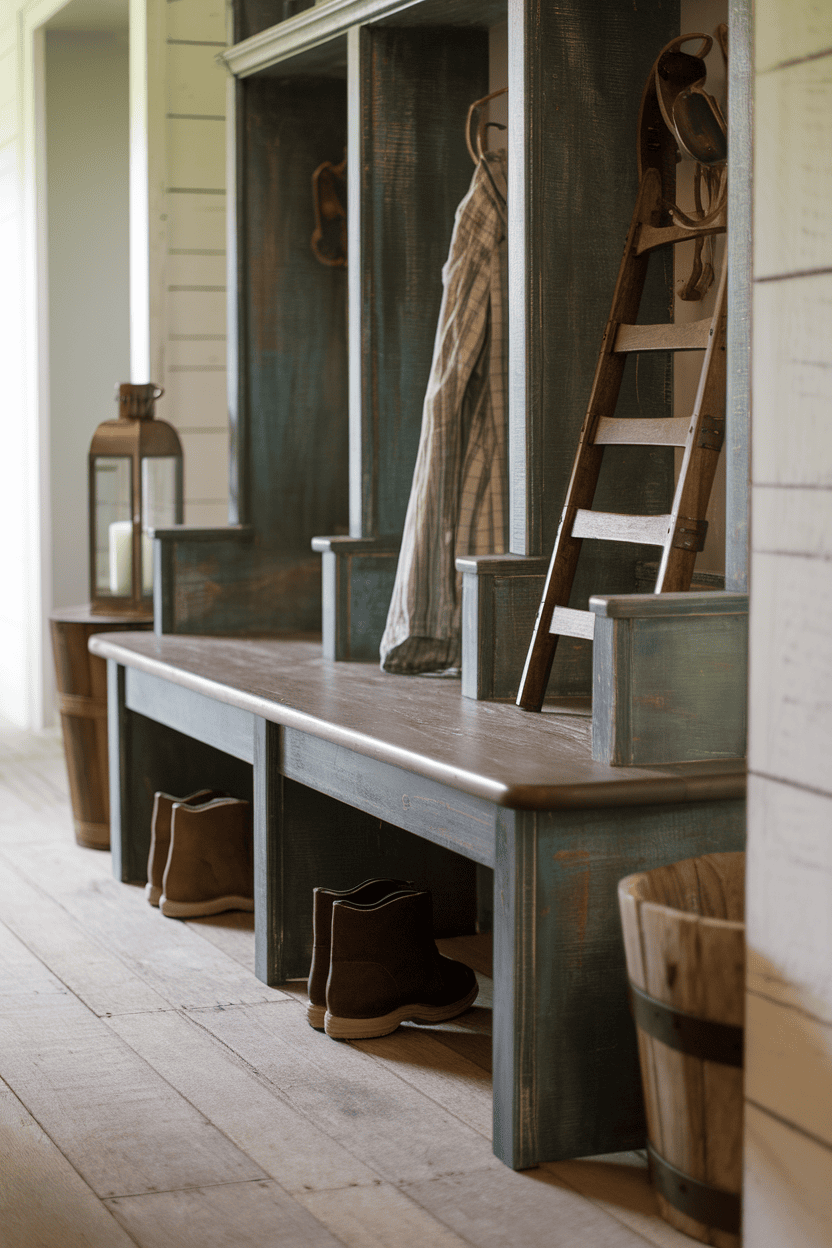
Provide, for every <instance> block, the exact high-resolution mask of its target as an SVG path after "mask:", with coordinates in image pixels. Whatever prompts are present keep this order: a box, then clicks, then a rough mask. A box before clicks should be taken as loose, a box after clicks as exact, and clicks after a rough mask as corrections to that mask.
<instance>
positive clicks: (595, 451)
mask: <svg viewBox="0 0 832 1248" xmlns="http://www.w3.org/2000/svg"><path fill="white" fill-rule="evenodd" d="M674 154H675V153H674ZM663 219H666V217H665V215H664V203H663V195H662V178H661V175H660V173H659V171H658V169H656V168H647V169H646V170H645V171H644V174H643V176H642V179H641V184H640V187H639V193H638V198H637V201H636V207H635V212H634V213H633V220H632V224H631V226H630V232H629V234H628V235H627V242H626V246H625V249H624V258H623V260H622V262H621V268H620V269H619V273H618V281H617V283H616V287H615V294H614V296H613V301H612V311H611V312H610V318H609V320H608V322H607V326H606V329H605V331H604V338H603V342H602V345H601V353H600V356H599V358H598V365H597V368H596V370H595V380H594V382H593V386H592V393H591V396H590V400H589V407H588V409H587V413H586V417H585V419H584V423H583V428H582V429H581V435H580V440H579V442H578V451H577V454H576V456H575V462H574V465H573V467H572V476H571V479H570V482H569V489H568V490H567V494H566V501H565V503H564V507H563V514H562V516H561V521H560V527H559V529H558V535H557V538H556V540H555V549H554V551H553V553H552V559H551V562H550V564H549V571H548V574H547V576H546V585H545V588H544V591H543V599H542V601H541V603H540V609H539V610H538V613H537V620H536V621H535V626H534V631H533V633H532V640H531V645H530V646H529V652H528V655H527V656H526V664H525V667H524V669H523V677H522V680H521V682H520V691H519V693H518V695H517V705H518V706H520V707H522V708H523V709H524V710H527V711H539V710H540V708H541V706H542V705H543V699H544V697H545V695H546V686H547V684H548V682H549V674H550V672H551V670H552V661H553V659H554V657H555V649H556V647H557V643H558V637H587V638H589V639H590V640H591V639H592V636H593V633H594V626H595V616H594V614H593V613H592V612H591V611H576V610H573V609H571V608H570V607H569V595H570V593H571V590H572V583H573V581H574V579H575V570H576V567H577V563H578V556H579V554H580V551H581V543H582V541H583V539H584V538H585V537H588V538H596V539H601V540H605V541H617V542H642V543H645V544H646V545H649V546H661V547H662V558H661V564H660V566H659V575H658V579H657V581H656V587H655V592H656V593H657V594H658V593H662V592H666V593H668V592H679V591H686V590H688V589H690V583H691V578H692V576H693V568H694V563H695V562H696V555H697V552H698V551H700V550H701V549H702V547H703V545H704V542H705V532H706V530H707V527H708V526H707V521H706V520H705V513H706V511H707V507H708V499H709V497H710V493H711V486H712V484H713V479H714V473H715V472H716V465H717V460H718V458H719V452H720V448H721V447H722V443H723V440H724V436H725V379H726V370H725V310H726V271H727V267H728V266H727V264H723V266H722V275H721V278H720V282H719V287H718V290H717V296H716V306H715V308H714V313H713V316H711V317H707V318H705V319H704V320H699V321H693V322H691V323H688V324H680V325H672V324H669V325H637V324H636V323H635V322H636V319H637V317H638V310H639V305H640V303H641V295H642V290H643V288H644V281H645V278H646V275H647V264H648V259H649V256H650V253H651V252H652V251H654V250H655V249H656V248H657V247H662V246H664V245H666V244H676V243H680V242H687V241H689V240H691V239H697V238H701V237H703V236H705V235H709V234H721V233H724V232H725V210H724V209H723V210H722V212H721V213H720V214H719V215H718V216H717V217H716V218H714V219H711V220H710V223H708V224H703V225H702V226H701V227H698V226H692V227H688V226H687V225H661V224H659V223H660V222H661V221H662V220H663ZM703 348H704V350H705V357H704V360H703V363H702V372H701V375H700V378H699V386H698V389H697V394H696V402H695V404H694V409H693V414H692V415H691V416H690V418H688V417H658V418H652V419H650V418H645V419H642V418H630V417H626V418H622V417H618V418H617V417H616V416H615V408H616V404H617V402H618V393H619V390H620V388H621V380H622V377H623V375H624V365H625V362H626V359H627V355H628V354H629V353H630V352H639V351H695V350H702V349H703ZM621 444H627V445H638V446H680V447H684V456H683V459H682V466H681V470H680V473H679V480H678V483H677V485H676V491H675V494H674V498H673V507H672V510H671V511H670V513H669V514H668V515H662V516H630V515H617V514H614V513H610V512H601V511H592V510H591V508H592V502H593V499H594V497H595V488H596V485H597V483H598V474H599V472H600V469H601V461H602V459H603V456H604V447H605V446H614V445H621Z"/></svg>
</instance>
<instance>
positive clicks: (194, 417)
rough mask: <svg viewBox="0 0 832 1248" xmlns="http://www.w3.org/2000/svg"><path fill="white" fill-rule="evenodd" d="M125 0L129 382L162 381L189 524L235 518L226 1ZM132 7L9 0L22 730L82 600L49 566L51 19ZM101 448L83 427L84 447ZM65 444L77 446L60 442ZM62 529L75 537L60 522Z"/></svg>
mask: <svg viewBox="0 0 832 1248" xmlns="http://www.w3.org/2000/svg"><path fill="white" fill-rule="evenodd" d="M129 9H130V15H129V21H130V52H129V66H130V69H129V83H130V86H129V98H130V106H129V118H130V121H129V125H130V131H129V133H130V177H129V185H130V221H131V229H130V256H131V260H130V325H131V357H132V358H131V368H130V380H132V381H147V380H149V379H151V377H152V379H153V380H154V381H157V382H159V383H160V384H161V385H163V386H165V388H166V391H167V393H166V395H165V398H164V399H163V400H162V401H161V403H160V405H159V409H158V410H159V415H160V416H161V417H163V418H164V419H167V420H169V421H170V422H171V423H172V424H174V425H176V426H177V427H178V428H179V430H180V432H181V434H182V440H183V444H184V450H185V491H186V520H188V521H189V522H191V523H197V524H201V523H202V524H216V523H224V522H225V521H226V519H227V492H228V491H227V471H228V467H227V465H228V433H227V415H226V400H225V259H224V255H225V167H224V152H225V133H224V114H225V89H226V88H225V82H226V79H225V71H224V70H221V69H220V68H219V67H218V66H217V65H216V64H215V61H214V57H215V55H216V53H217V52H218V51H219V50H220V48H221V47H223V46H224V44H225V7H224V3H223V0H129ZM125 13H126V10H125V0H70V3H69V4H67V3H65V0H0V377H2V379H3V381H2V385H3V400H2V406H0V413H2V415H0V421H2V423H1V424H0V434H2V438H3V442H2V446H3V455H2V456H0V534H2V538H0V716H5V717H7V718H9V719H11V720H12V721H13V722H15V723H17V724H20V725H29V726H35V727H36V726H39V725H40V724H42V723H44V722H48V719H49V715H50V701H51V699H50V686H51V680H52V676H51V666H52V658H51V652H50V647H49V638H48V630H47V624H46V621H47V617H48V613H49V610H50V608H51V605H52V596H53V591H54V592H56V593H58V594H59V598H65V597H77V592H76V591H75V590H74V589H73V588H72V585H71V584H70V579H67V580H66V581H65V580H64V579H63V578H64V569H63V568H62V567H61V568H59V567H56V568H55V569H54V570H53V563H52V558H51V554H52V550H51V548H52V541H53V526H52V521H51V519H50V510H51V506H50V495H51V491H50V480H49V479H50V468H51V466H52V464H51V461H52V451H53V448H52V445H51V433H50V423H49V390H50V386H49V371H50V370H49V364H50V349H49V329H50V325H49V306H48V302H47V300H46V298H45V297H44V294H45V292H46V290H47V258H48V241H49V237H48V223H47V218H46V212H45V207H46V193H45V192H46V154H47V142H46V130H45V126H44V124H43V123H44V116H45V108H44V94H45V90H44V84H45V80H46V76H45V72H44V64H43V61H44V44H45V40H44V33H43V28H44V26H45V25H46V24H47V23H48V24H49V26H50V28H52V27H61V28H62V29H72V28H73V27H74V26H78V25H81V26H83V27H85V28H87V29H108V30H112V29H113V26H114V25H115V26H120V25H123V24H124V20H125ZM54 330H55V326H53V333H54ZM58 337H59V340H60V333H59V335H58ZM56 351H59V346H57V345H56ZM56 359H57V357H56ZM64 362H65V363H67V361H66V356H64ZM126 379H127V377H126V376H125V375H124V373H123V370H122V372H121V375H120V376H116V377H115V378H113V380H126ZM52 388H53V390H57V389H59V388H60V387H59V379H58V377H57V375H56V377H55V379H54V385H53V387H52ZM110 410H111V409H109V407H108V410H107V412H106V413H105V414H106V415H109V413H110ZM101 417H102V413H100V412H98V413H97V414H96V419H95V420H93V422H92V423H93V424H95V423H97V420H98V419H101ZM60 419H61V420H64V419H65V417H64V415H63V414H62V415H61V417H60ZM65 432H67V443H71V442H72V438H70V437H69V434H68V431H65ZM78 438H79V441H80V440H81V435H80V433H79V435H78ZM56 439H58V434H57V433H56ZM88 441H89V438H88V436H87V434H86V433H84V435H83V445H82V447H81V448H80V449H81V450H82V451H83V453H84V454H86V450H87V445H88ZM54 449H55V454H56V458H57V456H58V455H59V453H62V451H63V449H67V453H68V454H70V455H72V454H73V453H74V452H73V448H72V446H71V445H68V446H67V448H64V447H62V446H61V445H60V444H59V441H57V440H56V445H55V448H54ZM75 449H76V450H77V449H78V448H77V446H76V448H75ZM61 488H62V487H61V486H60V484H59V485H58V486H56V489H57V490H58V494H56V502H57V505H58V506H59V508H60V509H61V510H62V511H63V509H65V514H67V515H69V514H74V515H76V516H77V496H76V497H75V498H74V499H69V498H65V497H63V496H60V497H59V494H60V489H61ZM74 523H77V521H75V522H74ZM55 533H56V540H60V541H63V539H64V536H65V534H64V532H63V529H62V527H61V520H60V517H59V516H56V519H55ZM80 536H81V537H82V538H83V542H82V543H80V542H79V548H81V546H82V545H83V546H84V547H85V545H86V538H85V534H82V535H80ZM58 557H59V558H60V557H61V556H58ZM76 571H77V569H76ZM74 576H75V573H73V574H72V577H73V578H74ZM67 577H68V578H69V568H67ZM53 581H54V584H53ZM73 583H77V582H74V581H73ZM82 597H83V595H82Z"/></svg>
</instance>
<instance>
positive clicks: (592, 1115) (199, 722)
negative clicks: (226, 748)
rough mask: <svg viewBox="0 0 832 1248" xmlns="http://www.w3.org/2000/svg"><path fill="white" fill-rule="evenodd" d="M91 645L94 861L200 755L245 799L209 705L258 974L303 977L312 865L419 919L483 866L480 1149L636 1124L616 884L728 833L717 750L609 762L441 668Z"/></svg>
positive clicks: (105, 642)
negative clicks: (443, 675)
mask: <svg viewBox="0 0 832 1248" xmlns="http://www.w3.org/2000/svg"><path fill="white" fill-rule="evenodd" d="M92 644H93V650H94V652H101V653H103V654H104V656H105V657H108V658H109V659H110V661H111V668H112V671H113V675H112V678H111V679H112V691H113V692H112V698H113V705H114V709H115V712H116V713H115V714H114V717H113V722H114V724H115V725H116V727H115V728H114V730H113V731H114V737H113V748H112V752H111V758H112V759H113V760H114V763H113V770H112V774H111V783H112V798H111V800H112V803H113V810H114V811H117V812H118V816H117V817H118V818H120V819H121V820H122V823H121V825H120V827H119V828H118V829H117V828H116V825H115V824H114V829H113V839H114V844H117V845H118V847H119V854H120V857H117V858H116V859H115V861H116V863H117V864H119V865H118V866H117V868H116V869H117V870H120V871H121V872H122V874H123V872H124V866H123V864H124V862H126V861H128V860H129V859H131V855H132V859H131V860H132V861H133V862H134V864H136V867H137V868H138V869H141V868H142V867H143V862H144V858H145V857H146V853H147V830H148V828H149V822H147V824H146V826H145V823H144V820H145V819H146V820H148V821H149V805H148V804H147V802H148V801H149V798H150V796H151V794H152V790H153V788H154V787H167V788H168V789H170V790H171V791H174V792H176V791H177V788H176V786H177V785H179V786H181V785H182V784H184V782H185V779H186V778H187V779H188V781H189V783H190V785H191V787H193V788H196V787H198V784H200V783H204V779H205V775H206V773H209V774H210V775H211V776H212V779H213V777H217V778H218V779H219V778H220V777H228V778H226V779H225V781H224V787H227V788H229V789H231V791H236V792H237V793H239V795H241V796H245V795H246V794H245V793H243V792H242V791H241V790H240V788H239V787H236V790H235V783H234V781H233V777H232V776H231V772H232V769H234V768H237V769H238V770H239V769H241V768H242V769H245V774H246V776H247V777H248V778H249V786H251V769H250V768H249V767H248V766H247V765H246V764H245V763H243V762H238V761H237V760H235V759H233V758H231V757H230V756H228V755H223V754H220V753H219V752H218V751H216V750H215V749H213V748H212V745H211V742H213V741H214V740H216V734H217V732H218V731H222V724H223V722H225V723H226V730H227V733H228V741H229V744H230V743H232V742H233V741H235V740H236V741H237V745H236V746H235V747H234V748H237V749H238V750H239V751H240V752H241V753H243V752H245V750H246V748H247V745H246V736H245V733H246V724H247V723H249V722H251V723H252V724H253V743H252V751H253V760H254V764H253V773H254V774H253V793H254V829H255V864H256V865H255V940H256V951H257V953H256V956H257V973H258V975H260V976H261V978H263V979H265V980H266V981H267V982H271V983H277V982H282V980H284V979H286V978H288V977H295V976H301V975H304V974H305V973H306V970H307V968H308V964H309V956H310V941H311V919H310V904H309V899H310V894H311V890H312V887H313V886H314V885H315V884H319V883H321V882H325V883H327V884H329V885H330V886H332V887H336V888H338V887H346V886H349V885H351V884H354V883H355V882H356V879H360V878H366V877H368V876H372V875H378V874H388V875H390V876H400V877H403V878H406V879H414V880H416V881H417V882H420V883H423V884H424V885H426V886H427V887H429V888H430V889H431V891H432V892H433V894H434V898H435V903H436V907H435V919H436V926H437V927H438V928H439V929H440V930H444V931H446V932H452V931H456V932H465V931H471V930H473V928H474V925H475V922H476V918H477V914H478V913H479V914H480V915H481V916H485V914H486V913H487V912H488V904H487V898H486V897H485V896H484V895H481V896H480V898H479V901H478V899H477V879H478V877H479V884H480V890H482V888H483V887H487V884H488V878H489V872H488V867H489V866H490V865H491V864H493V868H494V874H493V882H494V884H493V886H494V938H495V939H494V946H495V966H494V979H495V1012H494V1033H495V1040H494V1124H495V1125H494V1141H495V1151H496V1153H497V1155H498V1156H499V1157H500V1158H501V1159H502V1160H503V1161H505V1162H506V1163H507V1164H508V1165H510V1166H514V1167H516V1168H522V1167H525V1166H529V1165H533V1164H535V1163H536V1162H538V1161H545V1160H555V1159H558V1158H563V1157H575V1156H582V1155H587V1154H589V1153H597V1152H608V1151H615V1150H617V1149H624V1148H629V1147H633V1146H636V1145H640V1144H641V1143H642V1142H643V1121H642V1118H641V1116H640V1106H641V1094H640V1088H639V1080H638V1068H637V1063H636V1056H635V1040H634V1033H633V1029H632V1023H631V1021H630V1019H629V1016H628V1013H627V1001H626V976H625V973H624V960H623V949H622V946H621V938H620V933H619V926H618V918H617V909H616V887H617V883H618V880H619V879H620V878H621V877H622V876H624V875H627V874H631V873H633V872H635V871H640V870H646V869H649V868H650V867H653V866H656V865H660V864H661V863H666V862H670V861H674V860H675V859H676V858H679V857H685V856H693V855H695V854H699V853H706V852H712V851H718V850H730V849H737V848H741V847H742V841H743V829H744V800H743V799H742V797H741V796H740V794H741V793H742V784H741V782H739V783H738V781H739V780H740V778H739V777H738V775H737V774H736V769H734V770H733V771H732V770H730V769H729V768H726V766H725V765H724V764H720V763H710V764H707V765H698V766H687V767H677V768H666V769H664V770H656V771H653V772H651V771H648V770H643V769H642V770H640V769H637V768H631V769H627V770H625V771H624V772H620V771H619V772H616V771H614V769H611V768H609V767H603V766H601V765H599V764H597V763H593V762H592V761H591V759H590V758H589V739H588V728H587V724H586V722H585V721H583V720H581V719H579V718H575V717H572V719H571V720H570V717H568V716H556V715H551V716H546V715H539V716H526V715H523V714H522V713H521V712H520V711H518V710H517V709H516V708H515V707H502V706H497V705H494V704H488V703H477V702H472V701H470V700H468V699H464V698H462V697H461V696H460V693H459V687H458V685H456V683H455V682H450V681H435V680H434V681H431V680H418V679H415V678H408V677H398V678H397V677H386V676H385V675H384V674H383V673H381V672H379V671H378V669H377V668H376V667H375V666H372V667H370V666H369V665H364V667H363V668H362V667H360V666H359V665H357V664H346V665H336V664H332V663H328V662H326V661H325V660H323V659H321V658H320V656H319V654H318V653H317V649H316V647H313V646H310V645H303V644H301V643H289V642H281V643H277V642H241V641H238V642H233V641H229V642H224V643H221V642H220V641H219V640H215V639H210V638H209V639H201V640H200V639H188V640H186V639H180V638H161V639H160V638H153V637H149V636H147V635H142V634H136V635H134V636H132V637H129V638H124V637H123V636H120V635H115V636H114V637H113V638H110V639H107V638H100V637H99V638H96V639H94V641H93V643H92ZM175 654H178V655H179V657H180V660H181V661H180V662H179V663H178V664H177V663H175V662H172V661H171V660H172V657H173V656H174V655H175ZM200 655H202V661H201V662H200V661H199V656H200ZM165 656H167V658H166V657H165ZM118 658H120V659H122V660H124V661H125V663H126V665H127V666H128V667H129V668H130V677H129V680H127V681H125V679H124V675H123V671H124V669H123V667H119V665H118V664H117V662H116V659H118ZM134 669H135V670H134ZM125 684H126V685H127V691H126V692H125ZM206 700H208V701H210V702H213V703H215V704H216V705H215V706H214V708H213V714H209V713H208V712H207V710H206V705H205V703H206ZM127 703H129V704H130V706H132V708H133V709H132V710H131V709H129V708H128V705H127ZM119 708H121V709H120V711H119ZM243 715H245V716H247V717H248V718H241V716H243ZM151 716H157V717H159V718H158V720H154V719H152V718H151ZM547 720H548V721H550V722H549V723H547V722H546V721H547ZM561 721H566V722H561ZM170 725H174V726H175V727H176V728H178V729H183V730H184V732H185V733H186V734H188V735H182V732H180V731H173V729H172V727H171V726H170ZM141 734H144V735H141ZM189 737H192V738H193V739H189ZM518 738H519V740H518ZM205 741H207V742H208V744H203V742H205ZM495 741H496V744H495ZM173 765H175V766H176V768H177V770H176V772H175V773H172V772H171V770H170V769H171V767H172V766H173ZM197 777H198V779H197ZM507 781H508V782H507ZM512 781H513V783H512ZM220 783H223V781H222V780H220ZM142 786H144V789H145V790H146V794H147V797H146V799H145V805H146V808H147V809H146V815H145V814H143V813H142V808H141V804H140V802H138V801H137V800H136V798H137V795H138V794H139V793H140V790H141V788H142ZM248 791H249V792H251V787H249V790H248ZM489 794H490V795H491V796H489ZM697 794H699V797H700V800H695V796H696V795H697ZM692 799H693V800H692ZM523 806H525V807H526V809H519V807H523ZM125 811H129V812H130V814H131V816H134V817H132V818H131V819H127V818H125ZM454 850H456V851H459V852H453V851H454ZM136 867H134V869H136ZM139 878H142V877H141V875H140V876H139Z"/></svg>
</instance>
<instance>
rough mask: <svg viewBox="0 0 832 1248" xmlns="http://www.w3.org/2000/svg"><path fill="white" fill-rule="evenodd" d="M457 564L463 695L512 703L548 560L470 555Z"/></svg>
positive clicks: (510, 556) (459, 560) (541, 558)
mask: <svg viewBox="0 0 832 1248" xmlns="http://www.w3.org/2000/svg"><path fill="white" fill-rule="evenodd" d="M456 566H457V571H458V572H461V573H462V693H463V696H464V697H466V698H477V699H479V700H481V701H487V700H491V701H493V700H505V701H509V700H511V701H513V700H514V697H515V696H516V694H517V689H518V686H519V684H520V675H521V673H522V671H523V661H524V659H525V657H526V649H527V647H528V638H529V637H530V636H531V633H532V628H533V627H534V621H535V616H536V615H537V608H538V606H539V604H540V596H541V594H542V593H543V582H544V580H545V577H546V568H547V566H548V561H547V560H546V559H545V558H544V557H542V556H539V557H538V558H536V559H524V558H522V557H521V556H512V555H482V556H476V555H472V556H468V557H466V558H459V559H457V561H456Z"/></svg>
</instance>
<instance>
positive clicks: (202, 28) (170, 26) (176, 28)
mask: <svg viewBox="0 0 832 1248" xmlns="http://www.w3.org/2000/svg"><path fill="white" fill-rule="evenodd" d="M166 7H167V36H168V39H212V40H216V41H217V42H221V41H222V40H224V39H225V37H226V29H225V21H226V11H225V10H226V6H225V4H224V2H223V0H176V3H175V4H168V5H167V6H166Z"/></svg>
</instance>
